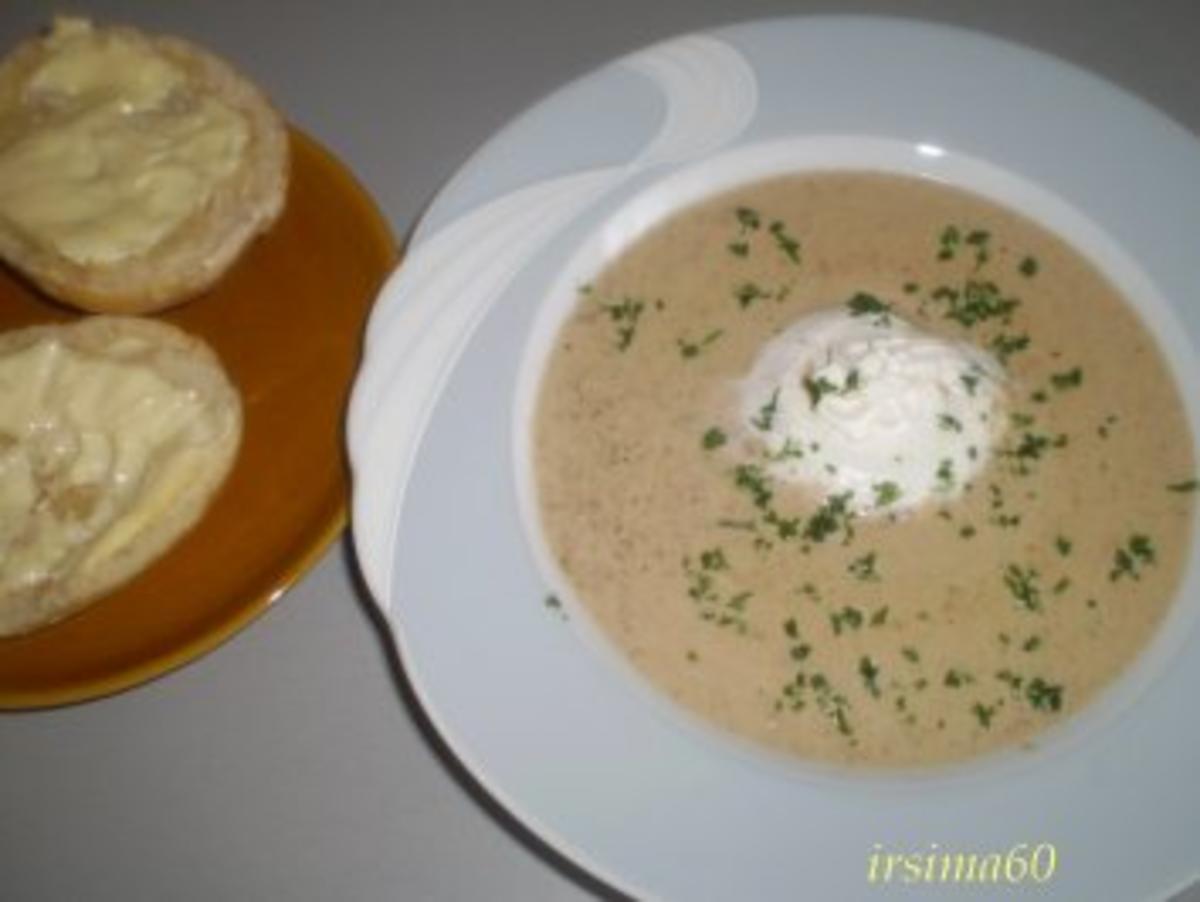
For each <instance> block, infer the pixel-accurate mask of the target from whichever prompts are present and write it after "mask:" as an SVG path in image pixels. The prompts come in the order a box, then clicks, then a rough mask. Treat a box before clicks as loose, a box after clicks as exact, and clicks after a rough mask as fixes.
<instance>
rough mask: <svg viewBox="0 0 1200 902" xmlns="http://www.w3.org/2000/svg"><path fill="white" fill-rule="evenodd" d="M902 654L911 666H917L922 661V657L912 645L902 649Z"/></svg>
mask: <svg viewBox="0 0 1200 902" xmlns="http://www.w3.org/2000/svg"><path fill="white" fill-rule="evenodd" d="M900 654H902V655H903V656H904V660H906V661H908V662H909V663H910V664H916V663H917V662H918V661H920V660H921V655H920V654H919V653H918V652H917V650H916V649H915V648H913V647H912V646H911V645H906V646H904V647H903V648H902V649H900Z"/></svg>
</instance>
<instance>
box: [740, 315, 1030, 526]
mask: <svg viewBox="0 0 1200 902" xmlns="http://www.w3.org/2000/svg"><path fill="white" fill-rule="evenodd" d="M1005 378H1006V376H1005V372H1004V368H1003V367H1002V366H1001V365H1000V364H999V363H998V362H997V361H996V359H995V358H994V357H992V355H991V354H989V353H988V352H987V351H985V350H983V349H982V348H979V347H976V346H975V345H972V344H969V343H967V342H963V341H953V340H949V339H946V338H942V337H940V336H935V335H932V334H930V333H927V332H924V331H922V330H920V329H918V328H916V327H914V326H913V325H912V324H911V323H909V322H907V321H905V320H903V319H901V318H900V317H899V316H897V315H896V314H895V313H892V312H891V311H890V309H889V308H886V307H882V308H880V309H876V310H874V311H873V312H870V313H868V314H863V313H861V312H859V313H855V312H854V311H853V309H852V308H850V309H848V308H838V309H831V310H825V311H820V312H818V313H813V314H810V315H808V316H805V317H802V318H801V319H799V320H797V321H795V322H794V323H792V324H791V325H790V326H789V327H788V328H787V329H786V330H785V331H783V332H782V333H780V334H779V335H778V336H776V337H775V338H773V339H772V340H771V341H770V342H768V343H767V345H766V346H765V347H764V348H763V350H762V351H761V353H760V354H759V357H758V359H757V360H756V362H755V364H754V367H753V369H752V370H751V372H750V373H749V375H748V376H747V377H746V378H745V379H744V380H742V383H741V386H740V401H741V413H742V417H743V420H744V423H745V425H746V428H747V429H748V430H749V431H750V432H751V433H753V434H755V435H757V436H758V437H759V439H760V440H761V441H762V443H763V445H764V446H765V454H766V459H767V468H768V470H769V472H770V473H771V475H772V476H773V477H774V478H776V479H779V480H785V481H788V482H794V483H799V484H805V485H807V486H810V487H812V488H814V489H815V490H817V491H819V492H821V493H823V494H824V495H826V496H829V495H846V494H847V493H848V497H847V498H846V505H847V508H848V509H851V510H853V511H855V512H856V513H858V514H872V513H893V512H897V511H902V510H907V509H911V508H915V507H919V506H920V505H922V504H925V503H926V502H929V501H935V502H944V501H949V500H951V499H953V498H955V497H957V496H958V495H959V494H960V493H961V492H962V491H963V489H964V487H965V485H966V484H967V483H969V482H970V481H971V479H972V477H973V476H975V475H976V474H977V473H978V472H979V471H980V470H981V469H982V468H983V466H984V465H985V464H986V463H987V460H988V457H989V456H990V453H991V451H992V448H993V447H994V446H995V445H996V443H997V442H998V441H999V438H1000V435H1001V433H1002V431H1003V429H1004V428H1005V424H1006V420H1007V418H1006V417H1005V416H1004V415H1003V406H1004V403H1005V395H1006V391H1005Z"/></svg>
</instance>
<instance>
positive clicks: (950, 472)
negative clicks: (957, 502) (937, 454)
mask: <svg viewBox="0 0 1200 902" xmlns="http://www.w3.org/2000/svg"><path fill="white" fill-rule="evenodd" d="M933 475H934V477H935V478H936V479H937V489H938V491H941V492H949V491H951V490H952V489H953V488H954V461H952V460H951V459H950V458H948V457H943V458H942V459H941V461H940V462H939V463H938V467H937V470H936V471H934V474H933Z"/></svg>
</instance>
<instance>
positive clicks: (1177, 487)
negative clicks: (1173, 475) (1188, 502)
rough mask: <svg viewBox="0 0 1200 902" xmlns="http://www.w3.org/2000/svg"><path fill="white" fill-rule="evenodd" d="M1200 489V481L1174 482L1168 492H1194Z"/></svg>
mask: <svg viewBox="0 0 1200 902" xmlns="http://www.w3.org/2000/svg"><path fill="white" fill-rule="evenodd" d="M1197 489H1200V479H1187V480H1184V481H1183V482H1172V483H1171V484H1170V485H1168V486H1167V491H1168V492H1179V493H1181V494H1182V493H1184V492H1194V491H1196V490H1197Z"/></svg>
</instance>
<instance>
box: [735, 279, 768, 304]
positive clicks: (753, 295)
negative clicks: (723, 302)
mask: <svg viewBox="0 0 1200 902" xmlns="http://www.w3.org/2000/svg"><path fill="white" fill-rule="evenodd" d="M733 296H734V297H735V298H736V299H737V302H738V306H739V307H740V308H741V309H743V310H745V309H746V308H747V307H749V306H750V305H751V304H753V303H754V302H755V301H761V300H765V299H766V298H769V297H770V296H771V292H769V291H767V290H766V289H765V288H763V287H762V286H761V285H757V284H755V283H754V282H743V283H742V284H741V285H737V286H735V287H734V289H733Z"/></svg>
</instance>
